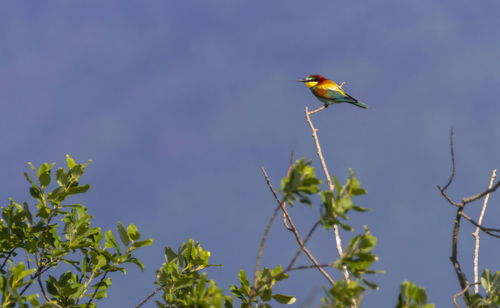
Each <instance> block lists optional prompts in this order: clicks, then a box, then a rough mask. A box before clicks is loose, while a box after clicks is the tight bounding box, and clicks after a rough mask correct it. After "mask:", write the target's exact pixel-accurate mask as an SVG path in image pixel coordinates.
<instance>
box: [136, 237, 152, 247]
mask: <svg viewBox="0 0 500 308" xmlns="http://www.w3.org/2000/svg"><path fill="white" fill-rule="evenodd" d="M151 244H153V239H152V238H148V239H147V240H144V241H137V242H134V243H133V244H132V247H134V248H139V247H146V246H149V245H151Z"/></svg>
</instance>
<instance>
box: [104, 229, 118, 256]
mask: <svg viewBox="0 0 500 308" xmlns="http://www.w3.org/2000/svg"><path fill="white" fill-rule="evenodd" d="M104 240H105V241H106V243H105V244H104V247H105V248H115V249H116V251H117V252H118V254H120V255H121V254H122V253H121V250H120V246H119V245H118V242H117V241H116V239H115V235H114V234H113V231H111V230H107V231H106V232H104Z"/></svg>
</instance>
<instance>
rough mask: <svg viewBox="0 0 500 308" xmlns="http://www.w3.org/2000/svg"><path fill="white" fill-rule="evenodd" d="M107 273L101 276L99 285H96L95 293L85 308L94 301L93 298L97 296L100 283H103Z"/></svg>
mask: <svg viewBox="0 0 500 308" xmlns="http://www.w3.org/2000/svg"><path fill="white" fill-rule="evenodd" d="M108 273H109V272H108V271H106V272H104V275H102V278H101V280H99V283H98V284H97V286H96V287H95V291H94V293H93V294H92V297H91V298H90V300H89V301H88V302H87V305H85V308H88V307H90V304H91V303H92V301H93V300H94V298H95V296H96V295H97V292H98V291H99V287H100V286H101V284H102V282H103V281H104V279H106V276H107V275H108Z"/></svg>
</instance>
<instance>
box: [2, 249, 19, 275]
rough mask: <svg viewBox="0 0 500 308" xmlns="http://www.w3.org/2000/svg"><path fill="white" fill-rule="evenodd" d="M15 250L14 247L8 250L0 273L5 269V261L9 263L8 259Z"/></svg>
mask: <svg viewBox="0 0 500 308" xmlns="http://www.w3.org/2000/svg"><path fill="white" fill-rule="evenodd" d="M15 250H16V248H15V247H14V248H12V249H11V250H9V252H8V253H7V256H6V257H5V260H3V263H2V265H1V266H0V271H3V268H4V267H5V264H7V261H9V259H10V257H11V256H12V254H13V253H14V251H15Z"/></svg>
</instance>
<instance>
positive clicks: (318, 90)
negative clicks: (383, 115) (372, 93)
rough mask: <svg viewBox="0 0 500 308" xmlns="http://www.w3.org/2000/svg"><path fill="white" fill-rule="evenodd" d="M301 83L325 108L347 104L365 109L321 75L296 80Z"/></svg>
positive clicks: (364, 106)
mask: <svg viewBox="0 0 500 308" xmlns="http://www.w3.org/2000/svg"><path fill="white" fill-rule="evenodd" d="M297 81H298V82H303V83H305V85H306V86H307V87H308V88H309V89H310V90H311V92H312V93H313V94H314V96H316V98H318V99H319V100H320V101H321V102H322V103H323V104H325V107H328V106H330V105H333V104H338V103H349V104H353V105H356V106H358V107H361V108H367V107H368V106H366V105H365V104H363V103H361V102H359V101H358V100H357V99H355V98H354V97H352V96H350V95H349V94H347V93H345V92H344V90H342V88H341V87H339V85H338V84H336V83H335V82H334V81H331V80H329V79H327V78H325V77H323V76H321V75H309V76H307V77H306V78H304V79H301V80H297Z"/></svg>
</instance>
